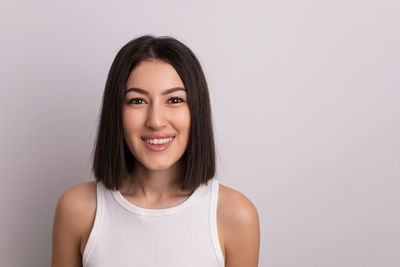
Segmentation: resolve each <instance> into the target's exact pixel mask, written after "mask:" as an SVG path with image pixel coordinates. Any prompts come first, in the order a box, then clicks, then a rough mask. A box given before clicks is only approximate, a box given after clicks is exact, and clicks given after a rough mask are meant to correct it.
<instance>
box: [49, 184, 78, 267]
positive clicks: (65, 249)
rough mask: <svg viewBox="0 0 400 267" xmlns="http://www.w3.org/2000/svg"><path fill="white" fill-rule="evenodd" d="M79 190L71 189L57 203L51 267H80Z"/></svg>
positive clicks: (76, 188)
mask: <svg viewBox="0 0 400 267" xmlns="http://www.w3.org/2000/svg"><path fill="white" fill-rule="evenodd" d="M79 193H80V192H79V188H78V187H77V186H76V187H73V188H71V189H69V190H67V191H66V192H64V194H63V195H62V196H61V197H60V199H59V200H58V203H57V207H56V211H55V215H54V222H53V235H52V257H51V266H52V267H67V266H68V267H81V266H82V256H81V253H80V250H79V247H80V233H81V228H82V226H81V224H80V219H79V217H80V215H82V212H83V211H84V208H83V207H82V206H83V205H82V204H81V203H80V202H79V199H80V198H79Z"/></svg>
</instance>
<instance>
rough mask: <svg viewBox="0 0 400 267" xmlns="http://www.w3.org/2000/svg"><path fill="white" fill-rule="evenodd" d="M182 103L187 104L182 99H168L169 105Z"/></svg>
mask: <svg viewBox="0 0 400 267" xmlns="http://www.w3.org/2000/svg"><path fill="white" fill-rule="evenodd" d="M171 101H172V102H171ZM181 102H185V101H184V100H183V98H181V97H171V98H170V99H168V103H172V104H179V103H181Z"/></svg>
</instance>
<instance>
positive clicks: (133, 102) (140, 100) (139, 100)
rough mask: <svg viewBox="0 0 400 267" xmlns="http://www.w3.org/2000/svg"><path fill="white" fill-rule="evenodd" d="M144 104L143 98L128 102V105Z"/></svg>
mask: <svg viewBox="0 0 400 267" xmlns="http://www.w3.org/2000/svg"><path fill="white" fill-rule="evenodd" d="M142 103H144V99H143V98H132V99H130V100H129V101H128V104H134V105H138V104H142Z"/></svg>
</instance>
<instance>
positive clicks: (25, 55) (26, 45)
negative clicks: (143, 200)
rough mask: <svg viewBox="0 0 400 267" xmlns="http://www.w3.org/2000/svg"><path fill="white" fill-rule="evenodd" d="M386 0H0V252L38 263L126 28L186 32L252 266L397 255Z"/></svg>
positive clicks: (12, 259) (393, 86) (371, 260)
mask: <svg viewBox="0 0 400 267" xmlns="http://www.w3.org/2000/svg"><path fill="white" fill-rule="evenodd" d="M399 14H400V2H399V1H382V0H363V1H362V0H358V1H357V0H346V1H310V0H307V1H296V0H279V1H243V2H235V1H197V2H194V1H114V2H113V3H111V2H110V1H80V2H78V1H1V3H0V30H1V37H0V39H1V42H0V82H1V91H0V122H1V128H0V134H1V138H0V145H1V148H0V151H1V152H0V157H1V158H0V177H1V183H2V186H1V189H0V190H1V191H0V197H1V199H0V209H1V210H0V211H1V220H0V236H1V238H0V240H1V241H0V246H1V247H0V261H1V262H0V265H1V266H15V267H17V266H18V267H20V266H48V265H49V264H50V257H51V230H52V220H53V214H54V210H55V205H56V202H57V199H58V197H59V196H60V195H61V194H62V192H64V191H65V190H66V189H68V188H69V187H71V186H73V185H75V184H78V183H81V182H84V181H90V180H92V179H93V177H92V176H91V174H90V171H89V170H90V153H91V149H92V145H93V141H94V135H95V130H96V120H97V114H98V110H99V106H100V101H101V96H102V93H103V88H104V83H105V80H106V76H107V73H108V70H109V67H110V65H111V62H112V60H113V58H114V56H115V54H116V53H117V51H118V50H119V49H120V48H121V46H122V45H124V44H125V43H126V42H128V41H129V40H131V39H133V38H135V37H138V36H139V35H142V34H146V33H151V34H156V35H171V36H173V37H176V38H178V39H179V40H181V41H182V42H184V43H186V44H187V45H188V46H189V47H190V48H191V49H192V50H193V51H194V52H195V53H196V55H197V56H198V58H199V60H200V62H201V63H202V65H203V67H204V71H205V74H206V77H207V79H208V82H209V87H210V91H211V96H212V105H213V116H214V122H215V131H216V139H217V148H218V164H219V167H218V171H219V176H220V180H221V182H222V183H223V184H225V185H227V186H230V187H233V188H235V189H237V190H239V191H241V192H242V193H244V194H245V195H246V196H247V197H248V198H249V199H251V200H252V201H253V203H254V204H255V205H256V206H257V208H258V211H259V215H260V220H261V251H260V266H263V267H264V266H265V267H267V266H274V267H275V266H279V267H311V266H315V267H317V266H318V267H320V266H325V267H336V266H341V267H342V266H348V267H354V266H360V267H361V266H362V267H368V266H371V267H372V266H374V267H378V266H379V267H381V266H384V267H395V266H400V258H399V251H400V229H399V225H400V215H399V209H400V194H399V193H400V190H399V189H400V180H399V178H400V119H399V115H400V106H399V104H398V103H399V100H400V92H399V89H400V88H399V87H400V86H399V85H400V75H399V70H400V52H399V47H400V37H399V32H400V27H399V26H400V16H399Z"/></svg>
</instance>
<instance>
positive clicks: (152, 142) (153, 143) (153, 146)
mask: <svg viewBox="0 0 400 267" xmlns="http://www.w3.org/2000/svg"><path fill="white" fill-rule="evenodd" d="M141 139H142V141H143V142H144V144H145V146H146V147H147V148H148V149H149V150H151V151H153V152H160V151H164V150H166V149H167V148H168V147H169V146H170V145H171V144H172V142H173V141H174V139H175V136H169V137H163V138H146V137H141Z"/></svg>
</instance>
